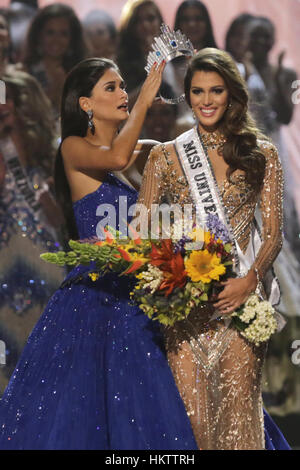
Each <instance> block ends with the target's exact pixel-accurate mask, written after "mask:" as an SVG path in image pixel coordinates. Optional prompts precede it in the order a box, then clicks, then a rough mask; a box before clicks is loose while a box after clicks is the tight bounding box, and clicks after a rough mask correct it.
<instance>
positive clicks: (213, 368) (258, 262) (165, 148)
mask: <svg viewBox="0 0 300 470" xmlns="http://www.w3.org/2000/svg"><path fill="white" fill-rule="evenodd" d="M260 146H261V149H262V150H263V152H264V154H265V157H266V172H265V179H264V185H263V189H262V191H261V194H260V195H256V194H255V193H254V191H253V190H252V188H251V187H250V186H249V185H248V184H247V183H246V181H245V177H244V174H243V172H242V171H241V170H236V171H235V172H234V173H233V174H232V176H231V179H230V181H228V180H227V179H226V169H227V165H226V163H225V162H224V159H223V158H222V156H220V155H218V154H217V152H216V151H210V152H209V153H208V157H209V158H210V161H211V164H212V167H213V169H214V174H215V177H216V181H217V183H218V186H219V190H220V193H221V196H222V199H223V202H224V205H225V207H226V211H227V213H228V216H229V220H230V223H231V225H232V227H233V231H234V236H235V237H236V240H237V242H238V243H239V245H240V247H241V249H242V251H245V250H246V248H247V245H248V243H249V239H250V232H251V228H252V224H253V219H254V211H255V208H256V205H257V203H260V208H261V215H262V239H263V243H262V246H261V248H260V250H259V253H258V254H257V257H256V259H255V262H254V265H255V267H256V269H257V270H258V273H259V275H260V277H261V278H263V276H264V274H265V273H266V271H267V270H268V269H269V268H270V267H271V265H272V263H273V261H274V259H275V258H276V256H277V254H278V253H279V251H280V248H281V244H282V186H283V181H282V169H281V164H280V161H279V158H278V154H277V151H276V149H275V147H274V146H273V145H272V144H270V143H268V142H260ZM138 202H139V203H142V204H144V205H146V206H147V209H148V215H149V220H150V213H151V205H152V204H159V203H162V202H167V203H169V204H174V203H177V204H180V205H182V206H183V205H184V204H192V203H193V201H192V198H191V194H190V191H189V187H188V184H187V181H186V178H185V176H184V173H183V171H182V167H181V163H180V161H179V160H178V157H177V154H176V150H175V147H174V143H173V142H170V143H168V144H162V145H159V146H156V147H154V149H153V150H152V152H151V154H150V156H149V160H148V162H147V165H146V168H145V171H144V175H143V183H142V187H141V192H140V195H139V200H138ZM212 313H213V306H212V305H211V304H207V305H206V306H205V307H204V308H203V307H202V308H197V309H196V310H195V311H193V312H192V313H191V314H190V316H189V317H188V319H187V320H185V321H182V322H178V323H177V324H176V325H175V326H174V327H172V328H168V329H166V330H165V340H166V348H167V354H168V361H169V364H170V367H171V370H172V372H173V375H174V378H175V381H176V384H177V387H178V389H179V392H180V394H181V397H182V399H183V402H184V404H185V407H186V411H187V414H188V416H189V418H190V422H191V425H192V428H193V431H194V435H195V439H196V442H197V445H198V447H199V448H200V449H216V450H217V449H223V450H229V449H237V450H240V449H253V450H254V449H264V448H265V442H264V423H263V410H262V397H261V373H262V366H263V362H264V356H265V351H266V345H262V346H260V347H256V346H254V345H252V344H250V343H249V342H247V341H246V340H245V339H244V338H243V337H242V336H241V335H240V334H239V333H238V332H237V331H236V330H235V329H234V328H232V327H231V326H230V325H229V326H227V327H226V326H225V324H224V322H223V321H222V320H214V321H211V322H209V319H210V317H211V315H212Z"/></svg>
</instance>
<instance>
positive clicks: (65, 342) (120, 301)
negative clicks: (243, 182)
mask: <svg viewBox="0 0 300 470" xmlns="http://www.w3.org/2000/svg"><path fill="white" fill-rule="evenodd" d="M119 196H127V204H128V207H129V206H130V205H131V204H133V203H134V202H136V198H137V193H136V191H135V190H133V189H132V188H130V187H129V186H127V185H126V184H125V183H123V182H121V181H120V180H119V179H118V178H116V176H114V175H112V174H110V173H109V174H108V175H107V178H106V180H105V181H104V182H103V184H102V185H101V187H100V188H98V189H97V190H96V191H95V192H93V193H91V194H88V195H87V196H85V197H84V198H82V199H81V200H79V201H77V202H76V203H75V204H74V211H75V216H76V220H77V224H78V229H79V236H80V238H81V239H84V238H86V237H91V236H95V233H96V226H97V223H98V222H99V217H97V216H96V210H97V207H98V206H99V204H104V203H106V204H112V205H113V206H114V207H116V208H118V198H119ZM117 213H118V210H117ZM86 269H87V268H83V267H82V268H81V267H79V268H76V269H74V270H73V271H72V272H71V273H70V274H69V275H68V279H73V278H74V275H75V276H76V275H77V274H79V273H82V274H83V279H82V280H81V281H80V282H71V283H70V284H69V285H67V286H65V287H63V288H60V289H59V290H58V291H57V292H56V293H55V294H54V295H53V296H52V298H51V299H50V301H49V303H48V305H47V307H46V309H45V311H44V312H43V314H42V315H41V318H40V320H39V321H38V323H37V325H36V327H35V328H34V330H33V332H32V334H31V335H30V337H29V340H28V343H27V345H26V347H25V349H24V352H23V355H22V356H21V359H20V361H19V363H18V364H17V367H16V369H15V371H14V374H13V376H12V378H11V381H10V383H9V385H8V387H7V389H6V391H5V394H4V396H3V399H2V401H1V404H0V449H86V450H89V449H102V450H108V449H114V450H117V449H118V450H122V449H136V450H140V449H155V450H161V449H168V450H175V449H176V450H184V449H186V450H195V449H197V446H196V442H195V438H194V435H193V431H192V429H191V425H190V422H189V418H188V416H187V414H186V411H185V408H184V405H183V402H182V400H181V397H180V395H179V392H178V390H177V387H176V385H175V382H174V379H173V376H172V373H171V371H170V369H169V366H168V363H167V360H166V356H165V352H164V348H163V341H162V337H161V334H160V330H159V327H158V325H157V324H156V323H154V322H151V321H150V320H148V319H147V317H146V316H145V315H144V314H143V313H142V312H141V311H140V310H139V309H138V308H137V307H133V306H130V305H129V303H128V302H129V292H130V288H131V286H130V285H129V281H128V279H126V278H125V277H124V278H119V277H118V276H116V275H114V274H109V275H106V276H105V278H102V279H99V280H98V281H96V282H93V281H91V280H90V279H89V278H88V277H87V276H84V272H85V271H86ZM272 439H273V441H272ZM266 446H267V448H268V449H274V448H277V449H280V448H282V449H284V448H288V446H287V444H286V442H285V440H284V438H283V437H282V435H281V433H280V431H279V430H278V428H276V426H275V425H274V423H273V422H272V421H271V420H270V418H269V416H267V415H266Z"/></svg>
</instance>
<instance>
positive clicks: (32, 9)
mask: <svg viewBox="0 0 300 470" xmlns="http://www.w3.org/2000/svg"><path fill="white" fill-rule="evenodd" d="M37 11H38V2H37V0H21V1H19V0H18V1H15V0H11V2H10V5H9V7H8V8H7V12H8V23H9V29H10V36H11V43H12V57H13V62H21V61H22V58H23V48H24V42H25V40H26V35H27V31H28V28H29V26H30V23H31V21H32V19H33V18H34V16H35V15H36V13H37Z"/></svg>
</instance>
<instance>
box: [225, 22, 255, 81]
mask: <svg viewBox="0 0 300 470" xmlns="http://www.w3.org/2000/svg"><path fill="white" fill-rule="evenodd" d="M254 18H255V17H254V16H253V15H251V14H250V13H242V14H240V15H238V16H237V17H236V18H234V20H233V21H232V23H231V24H230V26H229V28H228V30H227V33H226V37H225V50H226V51H227V52H229V54H230V55H231V57H232V58H233V59H234V60H235V62H236V64H237V66H238V69H239V71H240V73H241V75H242V76H243V78H244V79H245V80H248V77H249V75H250V74H251V73H252V71H253V64H252V62H251V54H249V51H248V46H249V24H250V21H252V20H253V19H254Z"/></svg>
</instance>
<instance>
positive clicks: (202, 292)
mask: <svg viewBox="0 0 300 470" xmlns="http://www.w3.org/2000/svg"><path fill="white" fill-rule="evenodd" d="M129 230H130V231H131V237H128V238H121V236H120V235H121V234H120V233H119V232H117V231H114V230H113V229H112V228H111V227H107V228H106V230H105V239H104V240H102V241H99V239H96V240H87V241H74V240H70V242H69V245H70V248H71V251H69V252H67V253H66V252H58V253H44V254H43V255H41V257H42V259H44V260H45V261H48V262H50V263H55V264H58V265H61V266H64V265H70V266H78V265H80V264H81V265H82V264H83V265H90V263H92V265H91V269H90V270H89V271H88V276H89V277H90V278H91V279H92V280H93V281H96V280H97V279H98V278H99V277H100V276H103V275H105V273H107V272H116V273H118V274H119V275H121V276H122V275H127V276H131V277H133V278H135V280H136V282H135V284H134V287H133V290H132V292H131V293H130V296H131V299H132V301H133V302H134V303H136V304H137V305H138V306H139V307H140V309H141V310H142V311H143V312H144V313H145V314H146V315H147V316H148V317H149V318H150V319H152V320H157V321H159V322H160V323H161V324H163V325H165V326H172V325H174V324H175V323H176V322H177V321H181V320H184V319H185V318H187V317H188V315H189V314H190V312H191V310H192V309H193V308H195V307H197V306H199V305H200V304H203V303H205V302H207V301H209V299H210V298H211V296H212V294H213V293H215V292H216V290H217V289H218V288H219V287H220V285H219V282H220V281H224V280H225V279H226V278H228V277H234V276H235V273H234V272H233V261H232V245H231V243H230V238H229V234H228V232H227V229H226V227H225V226H224V225H222V223H221V222H220V220H219V218H218V217H217V216H215V215H209V216H208V218H207V221H206V227H205V229H202V228H199V227H195V226H194V227H193V229H192V231H191V232H190V233H189V234H188V235H187V236H181V237H180V238H178V236H176V229H175V227H174V226H173V227H171V231H170V234H169V237H168V238H165V239H159V240H157V239H151V238H148V239H141V238H140V237H139V236H138V235H137V234H136V233H135V232H134V230H133V229H132V228H131V227H130V226H129ZM266 304H268V302H260V301H259V299H256V301H255V303H254V299H253V297H250V298H249V299H248V301H247V302H246V304H245V305H244V306H242V307H241V308H240V309H239V310H238V311H237V312H234V314H232V319H233V324H234V325H235V326H236V327H237V328H238V329H239V330H240V331H241V333H242V334H243V335H244V336H246V337H247V338H248V339H249V340H250V341H253V342H256V343H258V342H260V341H266V340H267V339H268V337H267V335H268V334H271V333H272V332H273V321H272V322H271V323H270V324H269V323H268V322H270V321H271V317H272V315H271V310H270V307H269V306H270V304H268V307H267V305H266ZM260 305H262V309H260ZM271 308H272V307H271ZM262 312H264V314H263V313H262ZM272 320H274V318H273V317H272ZM274 321H275V320H274ZM275 323H276V322H275ZM266 325H268V328H267V327H266ZM262 330H263V332H262Z"/></svg>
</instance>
